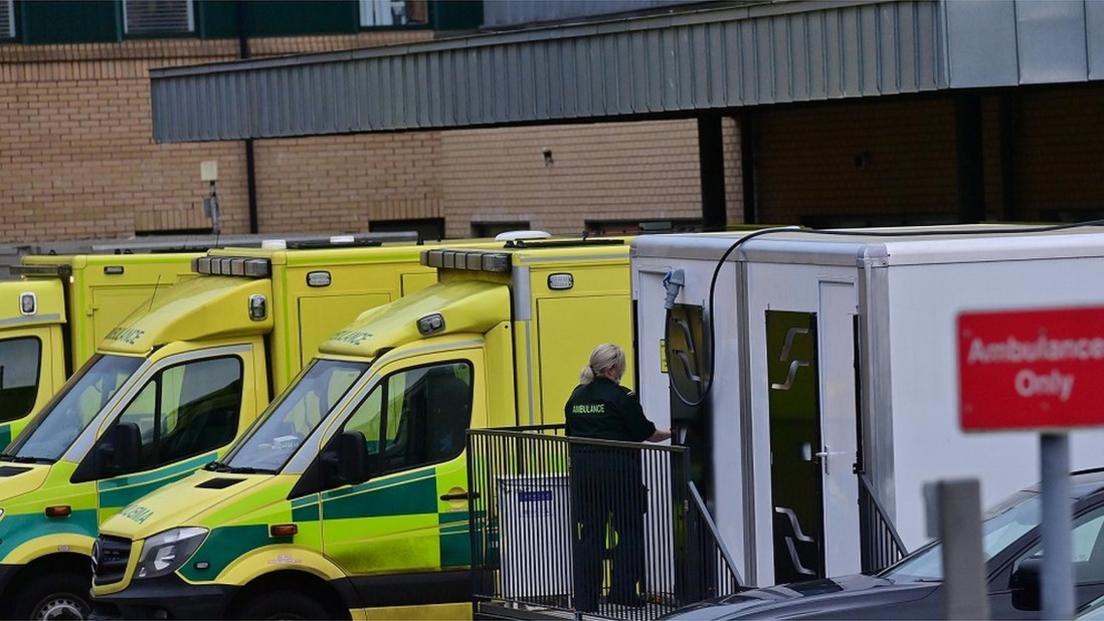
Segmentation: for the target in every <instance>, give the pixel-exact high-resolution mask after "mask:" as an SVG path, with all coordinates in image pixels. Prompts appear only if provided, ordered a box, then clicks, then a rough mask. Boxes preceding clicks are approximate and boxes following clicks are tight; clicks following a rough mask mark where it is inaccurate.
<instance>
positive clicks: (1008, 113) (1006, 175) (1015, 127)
mask: <svg viewBox="0 0 1104 621" xmlns="http://www.w3.org/2000/svg"><path fill="white" fill-rule="evenodd" d="M1019 153H1020V106H1019V96H1018V95H1017V94H1016V93H1012V92H1005V93H1002V94H1001V96H1000V182H1001V212H1002V215H1003V217H1004V219H1005V220H1009V221H1015V220H1019V219H1021V218H1022V217H1023V214H1021V213H1020V205H1019V200H1018V193H1019V186H1018V184H1017V183H1016V177H1017V174H1018V172H1019V161H1018V160H1019Z"/></svg>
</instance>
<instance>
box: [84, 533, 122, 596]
mask: <svg viewBox="0 0 1104 621" xmlns="http://www.w3.org/2000/svg"><path fill="white" fill-rule="evenodd" d="M129 560H130V539H123V538H122V537H112V536H111V535H100V536H99V538H98V539H96V543H94V544H93V545H92V581H93V582H94V583H95V584H114V583H116V582H119V581H120V580H122V579H123V575H124V574H125V573H126V568H127V562H128V561H129Z"/></svg>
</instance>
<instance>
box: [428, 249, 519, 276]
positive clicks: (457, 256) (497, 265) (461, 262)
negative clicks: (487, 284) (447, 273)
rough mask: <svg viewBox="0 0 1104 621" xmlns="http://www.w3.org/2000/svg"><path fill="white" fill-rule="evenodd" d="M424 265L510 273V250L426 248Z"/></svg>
mask: <svg viewBox="0 0 1104 621" xmlns="http://www.w3.org/2000/svg"><path fill="white" fill-rule="evenodd" d="M421 263H422V265H425V266H427V267H435V268H438V269H455V270H468V271H472V272H495V273H499V274H508V273H510V270H511V267H512V265H511V262H510V253H509V252H490V251H486V250H424V251H422V258H421Z"/></svg>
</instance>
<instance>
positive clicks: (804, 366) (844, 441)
mask: <svg viewBox="0 0 1104 621" xmlns="http://www.w3.org/2000/svg"><path fill="white" fill-rule="evenodd" d="M749 278H750V279H751V281H750V282H751V287H750V288H749V294H748V309H749V312H748V317H749V321H750V322H751V325H750V326H749V327H750V330H749V337H748V338H749V344H750V348H749V349H750V352H749V358H750V373H751V383H750V388H751V390H752V416H753V426H754V433H753V435H754V437H755V441H754V443H753V445H752V447H753V450H754V451H755V456H756V457H755V464H756V475H757V476H756V483H755V484H756V495H757V497H758V498H762V499H763V500H764V501H766V502H761V503H760V504H759V506H758V507H757V508H756V516H757V530H758V529H759V528H762V526H765V527H766V528H765V529H763V530H760V531H759V532H761V533H764V534H766V533H769V536H770V539H769V540H764V538H762V537H760V536H758V535H757V537H756V539H757V544H758V546H760V547H759V548H758V549H759V550H763V551H770V552H773V554H771V553H770V552H767V554H764V553H763V552H760V553H759V554H758V555H757V556H759V557H760V558H759V559H757V561H758V564H757V565H758V566H757V569H758V576H757V583H758V584H760V585H766V584H770V582H771V579H773V581H774V582H775V583H782V582H790V581H798V580H809V579H814V578H820V577H826V576H837V575H845V574H853V573H858V572H859V571H860V568H861V553H860V548H859V545H860V538H859V511H858V510H859V506H858V495H859V488H858V479H857V478H856V475H855V472H854V466H855V462H856V460H857V457H858V444H859V440H858V438H859V428H858V422H857V408H856V372H855V356H856V354H855V328H854V325H855V316H856V313H857V307H858V296H857V285H856V284H855V270H854V268H849V267H848V268H842V267H839V268H837V267H834V266H833V267H828V266H809V265H791V264H757V265H753V266H752V267H751V268H750V269H749ZM767 473H769V476H767ZM764 505H766V506H764ZM759 507H762V508H759ZM768 511H769V513H768ZM764 518H766V519H764ZM764 522H766V523H765V524H764ZM760 525H762V526H760ZM768 554H769V558H770V563H769V565H768V564H767V563H765V562H763V561H765V560H766V559H764V558H762V557H764V556H768Z"/></svg>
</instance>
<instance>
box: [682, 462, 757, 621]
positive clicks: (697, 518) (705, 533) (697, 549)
mask: <svg viewBox="0 0 1104 621" xmlns="http://www.w3.org/2000/svg"><path fill="white" fill-rule="evenodd" d="M688 489H689V495H690V511H689V513H688V515H687V517H688V520H687V529H686V530H687V534H688V537H687V542H686V543H687V545H686V549H687V557H688V560H689V562H690V563H691V564H692V565H694V566H696V567H700V568H701V569H700V571H698V572H695V573H696V576H695V577H696V578H697V582H695V583H693V584H688V585H686V593H687V595H688V596H689V598H690V599H693V600H695V601H702V600H705V599H710V598H714V597H721V596H724V595H732V594H734V593H736V592H738V591H739V590H740V585H741V584H742V583H743V580H742V579H741V578H740V573H739V572H738V571H737V570H736V561H735V560H734V559H733V557H732V554H731V553H730V552H729V551H728V548H727V547H725V545H724V540H722V539H721V535H720V533H719V532H718V531H717V525H716V524H715V523H714V522H713V517H712V516H711V515H710V514H709V509H708V507H706V506H705V501H704V500H702V497H701V494H699V493H698V488H697V486H696V485H694V483H693V481H691V482H690V483H689V484H688Z"/></svg>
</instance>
